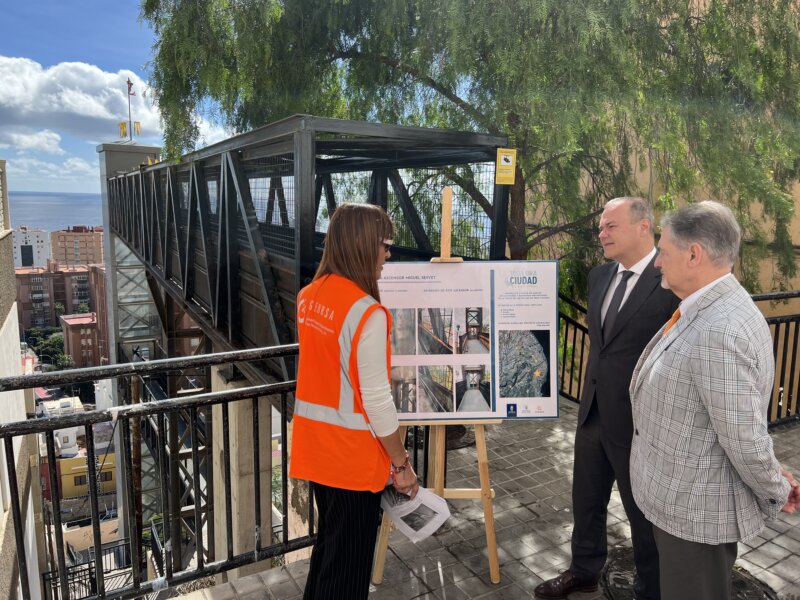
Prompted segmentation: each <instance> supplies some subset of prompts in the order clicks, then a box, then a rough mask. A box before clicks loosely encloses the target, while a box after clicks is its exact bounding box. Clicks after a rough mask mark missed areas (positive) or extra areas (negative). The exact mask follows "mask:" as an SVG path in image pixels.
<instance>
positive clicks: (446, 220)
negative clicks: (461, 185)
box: [372, 187, 502, 585]
mask: <svg viewBox="0 0 800 600" xmlns="http://www.w3.org/2000/svg"><path fill="white" fill-rule="evenodd" d="M452 208H453V191H452V190H451V189H450V188H449V187H445V188H444V190H443V191H442V240H441V241H442V243H441V253H440V256H438V257H436V258H432V259H431V262H462V261H463V259H461V258H458V257H456V258H453V257H451V256H450V242H451V237H450V235H451V229H452V225H453V210H452ZM501 422H502V421H501V420H500V419H492V420H463V421H448V422H447V423H442V422H441V421H413V422H412V421H404V422H403V425H402V426H401V427H400V437H401V438H402V439H405V435H406V430H407V428H408V427H411V426H416V425H421V426H427V425H429V426H430V427H431V430H430V431H431V433H430V438H429V439H430V445H431V447H432V448H433V461H432V462H433V491H434V493H436V494H437V495H439V496H441V497H442V498H446V499H449V500H478V499H480V501H481V503H482V504H483V520H484V527H485V528H486V549H487V551H488V554H489V576H490V578H491V580H492V583H500V561H499V560H498V558H497V535H496V533H495V527H494V504H493V500H494V490H493V489H492V488H491V486H490V482H489V455H488V453H487V452H486V425H497V424H499V423H501ZM447 425H472V426H473V427H474V429H475V448H476V451H477V457H478V476H479V478H480V482H481V486H480V488H445V487H444V473H445V462H446V459H447V456H446V453H445V441H446V435H445V431H446V429H445V428H446V426H447ZM429 457H430V454H429ZM391 528H392V523H391V520H390V519H389V516H388V515H387V514H386V513H384V514H383V520H382V521H381V530H380V533H379V534H378V542H377V548H376V553H375V564H374V566H373V568H372V583H374V584H375V585H379V584H380V583H381V582H382V581H383V568H384V566H385V563H386V552H387V550H388V549H389V533H390V532H391Z"/></svg>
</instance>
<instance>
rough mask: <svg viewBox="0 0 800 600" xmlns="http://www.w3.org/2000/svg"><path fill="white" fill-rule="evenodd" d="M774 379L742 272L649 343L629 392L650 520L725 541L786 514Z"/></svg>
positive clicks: (764, 331)
mask: <svg viewBox="0 0 800 600" xmlns="http://www.w3.org/2000/svg"><path fill="white" fill-rule="evenodd" d="M662 330H663V327H662ZM774 374H775V364H774V359H773V357H772V339H771V337H770V333H769V327H768V326H767V323H766V321H765V320H764V317H763V316H762V315H761V313H760V312H759V310H758V309H757V308H756V306H755V304H753V301H752V300H751V299H750V296H749V295H748V293H747V292H746V291H745V289H744V288H743V287H742V286H741V285H740V284H739V282H738V281H736V279H735V278H734V277H733V276H729V277H726V278H724V279H722V280H720V281H719V282H718V283H717V284H716V285H714V287H712V288H711V289H709V290H707V291H706V292H704V293H703V295H702V296H700V298H698V300H697V302H696V303H694V304H693V305H692V306H690V307H689V309H688V314H682V316H681V318H680V320H679V321H678V322H677V323H676V325H675V326H674V327H672V329H670V330H669V331H668V332H667V334H666V335H665V336H664V337H663V338H662V337H661V331H659V332H658V333H657V334H656V335H655V337H654V338H653V339H652V340H651V341H650V343H649V344H648V345H647V347H646V348H645V350H644V352H643V354H642V356H641V357H640V358H639V362H638V363H637V365H636V368H635V369H634V371H633V377H632V379H631V385H630V394H631V404H632V407H633V422H634V435H633V445H632V448H631V484H632V487H633V496H634V498H635V499H636V503H637V504H638V505H639V508H640V509H641V510H642V512H643V513H644V515H645V516H646V517H647V519H648V520H649V521H650V522H651V523H653V524H654V525H656V526H657V527H659V528H661V529H663V530H664V531H666V532H668V533H670V534H672V535H674V536H676V537H679V538H682V539H685V540H689V541H693V542H701V543H705V544H720V543H726V542H735V541H739V540H747V539H749V538H752V537H754V536H756V535H758V533H759V532H760V531H761V530H762V529H763V528H764V519H765V518H774V517H775V516H776V515H777V514H778V512H779V511H780V509H781V507H782V506H783V505H784V504H785V503H786V500H787V499H788V496H789V489H790V486H789V483H788V482H787V481H786V479H784V478H783V476H782V475H781V470H780V465H779V464H778V461H777V460H776V459H775V455H774V453H773V451H772V439H771V438H770V436H769V434H768V433H767V406H768V403H769V397H770V391H771V389H772V382H773V377H774Z"/></svg>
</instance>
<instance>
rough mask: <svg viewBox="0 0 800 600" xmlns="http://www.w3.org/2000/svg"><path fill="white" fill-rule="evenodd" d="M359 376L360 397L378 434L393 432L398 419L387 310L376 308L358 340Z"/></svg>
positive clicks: (373, 428) (384, 434) (385, 434)
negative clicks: (388, 367) (388, 363)
mask: <svg viewBox="0 0 800 600" xmlns="http://www.w3.org/2000/svg"><path fill="white" fill-rule="evenodd" d="M357 357H358V379H359V382H360V387H361V400H362V402H363V403H364V410H365V411H366V413H367V416H368V417H369V422H370V425H371V426H372V430H373V431H374V432H375V435H377V436H380V437H384V436H387V435H390V434H392V433H394V432H395V431H396V430H397V428H398V426H399V422H398V420H397V409H396V408H395V406H394V402H393V401H392V391H391V387H390V386H389V373H388V371H387V370H386V313H384V312H383V311H382V310H376V311H373V313H372V314H371V315H370V316H369V317H368V318H367V321H366V323H364V327H363V329H362V330H361V338H360V339H359V341H358V356H357Z"/></svg>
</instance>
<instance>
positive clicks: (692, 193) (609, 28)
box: [142, 0, 800, 292]
mask: <svg viewBox="0 0 800 600" xmlns="http://www.w3.org/2000/svg"><path fill="white" fill-rule="evenodd" d="M142 16H143V18H144V19H146V20H147V21H148V22H149V23H150V24H151V25H152V26H153V28H154V30H155V32H156V35H157V42H156V45H155V49H154V50H155V54H154V58H153V61H152V64H151V72H150V75H151V83H152V85H153V88H154V93H155V96H156V99H157V101H158V103H159V107H160V110H161V114H162V118H163V121H164V130H165V145H166V147H167V150H168V152H169V153H171V154H172V155H173V156H175V155H177V154H179V153H181V152H182V151H184V150H187V149H190V148H192V147H193V146H194V144H195V142H196V141H197V139H198V136H199V129H198V127H197V118H198V114H201V113H203V112H204V109H205V112H206V114H207V115H209V111H210V112H211V114H210V115H209V116H211V117H216V118H217V119H219V120H221V121H223V122H224V123H226V124H227V125H228V126H229V127H231V128H232V129H233V130H235V131H242V130H246V129H249V128H252V127H256V126H260V125H263V124H266V123H268V122H270V121H272V120H275V119H278V118H281V117H285V116H287V115H289V114H292V113H298V112H308V113H312V114H321V115H326V116H339V117H350V118H360V119H369V120H378V121H382V122H387V123H407V124H419V125H425V126H436V127H450V128H458V129H471V130H476V131H484V132H491V133H502V134H505V135H508V136H509V139H510V142H509V143H510V145H511V146H513V147H516V148H517V149H518V160H519V166H518V169H517V174H516V175H517V177H516V183H515V184H514V186H513V187H512V188H511V198H510V215H511V223H510V227H509V231H508V242H509V247H510V250H511V256H512V258H525V257H528V256H551V257H557V258H562V259H563V262H562V266H563V274H564V275H566V277H562V280H563V281H572V282H573V283H574V284H575V289H574V290H573V292H576V291H580V290H583V289H584V284H583V281H582V273H584V272H585V265H586V264H591V263H592V262H594V261H596V260H598V259H599V254H598V251H597V244H596V242H595V239H594V234H593V231H592V226H593V224H594V221H595V216H596V214H597V213H598V211H599V210H600V209H601V207H602V205H603V203H604V202H605V201H606V200H607V199H609V198H611V197H614V196H617V195H621V194H629V193H643V194H645V195H647V196H649V197H651V198H652V199H653V200H656V201H657V202H658V203H659V204H660V205H661V206H662V207H669V206H672V205H673V204H674V202H675V201H676V200H678V199H688V200H693V199H695V197H696V196H699V197H700V198H703V197H709V196H711V197H716V198H718V199H720V200H723V201H725V202H727V203H728V204H729V205H731V207H732V208H734V209H735V211H736V213H737V215H738V217H739V219H740V222H741V223H742V225H743V227H744V230H745V235H746V237H747V238H748V239H749V240H751V241H752V242H753V244H751V245H749V248H751V249H752V250H754V252H752V253H750V254H749V255H748V257H745V258H746V259H745V260H744V261H743V267H744V275H745V280H746V281H747V282H748V283H750V285H751V287H752V284H753V282H754V281H755V275H756V273H755V263H754V262H753V258H754V257H757V256H759V255H760V253H763V252H764V250H765V248H766V247H767V245H768V244H772V246H773V250H774V251H775V256H776V257H777V262H778V267H779V272H780V274H781V279H780V280H779V281H778V282H776V284H778V285H781V284H783V283H785V280H786V278H787V277H788V276H792V275H794V273H795V262H794V256H793V252H792V244H791V239H790V236H789V232H788V223H789V220H790V218H791V216H792V213H793V203H792V200H791V196H790V194H789V189H790V186H791V185H792V184H793V182H795V181H796V180H797V175H798V164H799V163H798V157H800V135H798V134H800V126H798V123H800V121H799V120H798V116H799V113H800V103H798V101H797V98H798V97H800V64H799V63H800V10H798V7H797V3H796V0H751V1H749V2H734V1H733V0H708V1H707V2H685V1H678V0H586V1H585V2H564V1H563V0H499V1H497V2H484V1H482V0H424V1H422V0H393V1H392V2H375V1H374V0H341V1H338V2H331V1H330V0H238V1H237V2H229V1H228V0H192V1H187V0H143V2H142ZM209 107H213V108H209ZM640 182H648V183H647V185H648V187H647V189H641V187H640V186H642V185H645V184H643V183H640Z"/></svg>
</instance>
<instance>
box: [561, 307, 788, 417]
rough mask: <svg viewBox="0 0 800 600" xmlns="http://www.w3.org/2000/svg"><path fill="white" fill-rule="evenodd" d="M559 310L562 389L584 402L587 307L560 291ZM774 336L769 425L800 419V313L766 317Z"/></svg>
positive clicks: (571, 397)
mask: <svg viewBox="0 0 800 600" xmlns="http://www.w3.org/2000/svg"><path fill="white" fill-rule="evenodd" d="M752 298H753V301H754V302H756V304H759V303H766V302H771V303H776V302H785V301H789V300H794V299H797V298H800V291H792V292H772V293H769V294H754V295H753V296H752ZM559 300H560V301H561V302H562V305H561V306H562V310H559V313H558V333H559V338H558V340H559V341H558V343H559V346H558V354H559V393H560V394H561V395H562V396H563V397H564V398H566V399H568V400H571V401H573V402H580V398H581V392H582V391H583V384H584V372H585V368H586V361H587V360H588V358H589V330H588V328H587V327H586V308H585V307H583V306H581V305H580V304H578V303H577V302H575V301H574V300H572V299H571V298H569V297H567V296H564V295H563V294H559ZM766 321H767V324H768V325H769V329H770V332H771V334H772V340H773V346H772V350H773V356H774V358H775V383H774V385H773V389H772V396H771V398H770V402H769V409H768V410H767V416H768V418H769V426H770V427H776V426H778V425H783V424H788V423H795V422H798V421H800V403H799V402H798V396H800V366H798V361H800V314H793V315H785V316H770V317H766Z"/></svg>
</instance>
